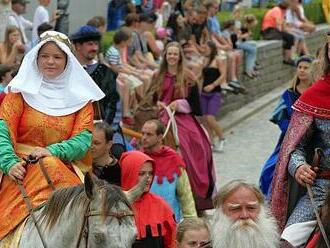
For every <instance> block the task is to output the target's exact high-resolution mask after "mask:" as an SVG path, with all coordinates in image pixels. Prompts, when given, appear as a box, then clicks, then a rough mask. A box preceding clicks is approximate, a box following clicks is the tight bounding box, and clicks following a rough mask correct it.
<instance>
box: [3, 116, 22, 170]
mask: <svg viewBox="0 0 330 248" xmlns="http://www.w3.org/2000/svg"><path fill="white" fill-rule="evenodd" d="M19 161H21V159H20V158H19V157H18V156H17V155H16V154H15V151H14V147H13V144H12V142H11V139H10V134H9V129H8V126H7V123H6V122H5V121H4V120H0V170H2V171H3V173H5V174H8V171H9V169H10V168H11V167H12V166H13V165H14V164H16V163H18V162H19Z"/></svg>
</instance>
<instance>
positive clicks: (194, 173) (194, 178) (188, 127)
mask: <svg viewBox="0 0 330 248" xmlns="http://www.w3.org/2000/svg"><path fill="white" fill-rule="evenodd" d="M174 85H175V76H173V75H171V74H169V73H167V74H166V75H165V79H164V83H163V88H162V94H161V97H160V99H159V101H162V102H164V103H165V104H166V105H169V104H170V103H171V102H172V101H174V100H178V99H176V98H174V89H175V87H174ZM196 93H197V97H195V99H193V100H194V102H192V101H191V97H190V96H191V95H193V94H195V95H196ZM189 95H190V96H188V98H187V101H188V103H189V105H190V108H191V110H192V112H191V113H188V114H187V113H180V112H176V114H175V120H176V123H177V128H178V136H179V142H180V150H181V155H182V157H183V159H184V161H185V163H186V166H187V174H188V177H189V181H190V184H191V187H192V191H193V194H194V198H195V201H196V207H197V209H198V210H204V209H210V208H213V203H212V196H213V194H214V193H215V170H214V165H213V158H212V150H211V146H210V143H209V141H208V139H207V136H206V134H205V132H204V130H203V128H202V127H201V125H200V124H199V123H198V121H197V120H196V118H195V116H194V115H193V112H195V113H196V111H194V109H193V108H196V107H198V108H199V102H198V101H199V98H198V88H197V86H196V87H195V88H193V87H192V88H190V89H189ZM197 112H200V110H199V111H197ZM160 119H161V121H162V122H163V123H164V124H165V125H166V124H167V122H168V121H169V117H168V115H167V113H166V111H161V113H160Z"/></svg>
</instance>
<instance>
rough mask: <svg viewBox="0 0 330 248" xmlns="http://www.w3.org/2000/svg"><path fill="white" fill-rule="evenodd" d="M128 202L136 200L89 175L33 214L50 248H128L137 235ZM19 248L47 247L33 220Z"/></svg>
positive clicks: (52, 198) (52, 197) (53, 197)
mask: <svg viewBox="0 0 330 248" xmlns="http://www.w3.org/2000/svg"><path fill="white" fill-rule="evenodd" d="M128 194H130V193H128ZM128 199H131V200H134V199H132V198H131V197H130V196H129V195H127V197H126V196H125V194H124V193H123V192H122V191H121V189H120V188H119V187H117V186H115V185H110V184H108V183H107V182H106V181H103V180H100V179H97V178H96V177H95V176H91V175H89V174H88V173H87V174H86V176H85V180H84V184H80V185H77V186H74V187H69V188H63V189H58V190H55V191H54V192H53V193H52V195H51V197H50V198H49V200H48V201H47V202H46V204H45V206H44V207H42V208H41V209H39V210H37V211H35V212H34V214H35V217H36V219H37V222H38V225H39V229H40V230H41V236H42V237H43V239H44V242H45V244H46V245H47V247H48V248H54V247H72V248H75V247H77V248H78V247H86V248H87V247H109V248H126V247H131V246H132V244H133V242H134V241H135V236H136V233H137V231H136V227H135V222H134V215H133V211H132V209H131V206H130V202H129V200H128ZM0 246H1V241H0ZM18 247H19V248H27V247H29V248H30V247H34V248H39V247H40V248H44V247H45V245H43V243H42V240H41V238H40V236H39V234H38V232H37V228H36V226H35V224H34V222H33V221H32V219H31V218H28V219H27V221H26V224H25V226H24V229H23V233H22V236H21V239H20V242H19V246H18Z"/></svg>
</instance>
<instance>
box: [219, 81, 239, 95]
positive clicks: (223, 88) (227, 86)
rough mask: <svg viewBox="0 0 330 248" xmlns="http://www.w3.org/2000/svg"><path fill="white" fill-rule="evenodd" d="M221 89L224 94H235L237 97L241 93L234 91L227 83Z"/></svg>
mask: <svg viewBox="0 0 330 248" xmlns="http://www.w3.org/2000/svg"><path fill="white" fill-rule="evenodd" d="M220 87H221V89H222V90H223V91H224V92H230V93H233V94H235V95H237V94H238V93H239V92H238V90H237V89H234V88H233V87H230V86H229V85H228V84H227V83H226V84H222V85H221V86H220Z"/></svg>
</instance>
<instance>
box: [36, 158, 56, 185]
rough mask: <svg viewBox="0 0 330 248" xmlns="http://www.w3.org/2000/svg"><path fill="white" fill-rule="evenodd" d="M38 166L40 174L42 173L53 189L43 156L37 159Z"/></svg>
mask: <svg viewBox="0 0 330 248" xmlns="http://www.w3.org/2000/svg"><path fill="white" fill-rule="evenodd" d="M39 167H40V170H41V172H42V174H43V175H44V177H45V179H46V181H47V183H48V185H49V187H50V188H51V189H52V190H53V191H54V190H55V189H56V188H55V186H54V183H53V181H52V179H51V178H50V176H49V174H48V172H47V169H46V167H45V164H44V160H43V158H40V159H39Z"/></svg>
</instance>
